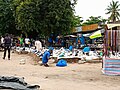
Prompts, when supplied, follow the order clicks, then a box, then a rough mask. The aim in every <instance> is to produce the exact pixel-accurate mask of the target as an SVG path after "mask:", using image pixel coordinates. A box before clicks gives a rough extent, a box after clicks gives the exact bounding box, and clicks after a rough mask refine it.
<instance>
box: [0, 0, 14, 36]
mask: <svg viewBox="0 0 120 90" xmlns="http://www.w3.org/2000/svg"><path fill="white" fill-rule="evenodd" d="M13 29H15V22H14V17H13V12H12V8H11V1H10V0H8V1H7V0H0V33H2V34H5V33H6V32H7V33H14V31H12V30H13Z"/></svg>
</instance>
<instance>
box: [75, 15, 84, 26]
mask: <svg viewBox="0 0 120 90" xmlns="http://www.w3.org/2000/svg"><path fill="white" fill-rule="evenodd" d="M82 22H83V20H82V17H79V16H74V18H73V26H74V27H79V26H81V25H82Z"/></svg>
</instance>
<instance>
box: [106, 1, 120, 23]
mask: <svg viewBox="0 0 120 90" xmlns="http://www.w3.org/2000/svg"><path fill="white" fill-rule="evenodd" d="M119 7H120V4H119V1H113V0H112V2H110V5H109V6H108V7H107V9H106V10H107V11H108V12H107V13H106V14H111V15H110V17H109V18H108V19H109V20H111V21H112V22H115V21H116V20H119V17H120V12H119V11H120V8H119Z"/></svg>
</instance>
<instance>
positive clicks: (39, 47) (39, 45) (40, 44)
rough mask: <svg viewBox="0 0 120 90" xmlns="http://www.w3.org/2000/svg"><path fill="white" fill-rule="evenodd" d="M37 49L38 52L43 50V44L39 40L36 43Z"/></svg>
mask: <svg viewBox="0 0 120 90" xmlns="http://www.w3.org/2000/svg"><path fill="white" fill-rule="evenodd" d="M35 47H36V50H37V51H40V50H42V43H41V42H40V41H39V40H38V39H36V41H35Z"/></svg>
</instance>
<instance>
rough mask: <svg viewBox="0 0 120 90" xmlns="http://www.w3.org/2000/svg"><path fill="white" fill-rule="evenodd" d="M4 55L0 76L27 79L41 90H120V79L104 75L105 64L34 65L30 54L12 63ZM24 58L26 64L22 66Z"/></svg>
mask: <svg viewBox="0 0 120 90" xmlns="http://www.w3.org/2000/svg"><path fill="white" fill-rule="evenodd" d="M2 56H3V52H0V61H1V62H0V76H17V77H24V78H25V81H26V82H27V83H29V84H31V85H34V84H37V85H40V87H41V88H40V90H120V76H107V75H103V74H102V72H101V63H94V64H93V63H85V64H75V63H72V64H68V66H67V67H56V66H55V64H50V67H44V66H39V65H33V58H32V57H30V56H28V55H23V54H21V55H18V54H16V53H12V54H11V60H7V58H6V60H3V59H2ZM20 59H25V60H26V64H24V65H20V64H19V62H20Z"/></svg>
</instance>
